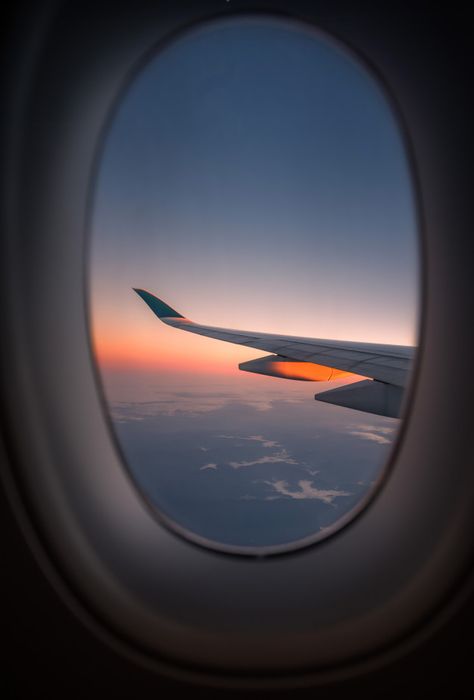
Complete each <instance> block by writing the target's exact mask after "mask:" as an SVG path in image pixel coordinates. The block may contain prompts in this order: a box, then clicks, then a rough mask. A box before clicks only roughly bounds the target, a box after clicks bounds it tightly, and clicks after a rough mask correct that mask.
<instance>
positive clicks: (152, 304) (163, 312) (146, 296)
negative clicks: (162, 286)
mask: <svg viewBox="0 0 474 700" xmlns="http://www.w3.org/2000/svg"><path fill="white" fill-rule="evenodd" d="M132 289H133V291H134V292H135V293H136V294H138V296H139V297H140V298H141V299H143V301H144V302H145V304H147V306H149V308H150V309H151V310H152V311H153V313H154V314H155V315H156V316H158V318H184V316H183V315H182V314H180V313H178V312H177V311H176V310H175V309H173V308H172V307H171V306H169V305H168V304H166V303H165V302H164V301H162V300H161V299H158V297H156V296H155V295H154V294H151V293H150V292H147V291H146V289H140V288H138V287H132Z"/></svg>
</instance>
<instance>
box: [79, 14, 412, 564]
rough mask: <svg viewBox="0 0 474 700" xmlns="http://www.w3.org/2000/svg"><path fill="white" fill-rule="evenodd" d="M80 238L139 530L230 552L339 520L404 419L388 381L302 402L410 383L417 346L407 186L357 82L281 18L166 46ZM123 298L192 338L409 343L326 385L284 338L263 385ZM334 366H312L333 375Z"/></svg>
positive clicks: (355, 70) (365, 87)
mask: <svg viewBox="0 0 474 700" xmlns="http://www.w3.org/2000/svg"><path fill="white" fill-rule="evenodd" d="M91 228H92V231H91V242H90V261H89V262H90V264H89V276H90V318H91V336H92V343H93V347H94V352H95V357H96V360H97V364H98V368H99V375H100V378H101V382H102V386H103V391H104V397H105V402H106V405H107V409H108V411H109V414H110V420H111V425H112V428H113V431H114V433H115V436H116V439H117V444H118V447H119V449H120V451H121V453H122V455H123V458H124V462H125V464H126V468H127V469H128V470H129V472H130V474H131V476H132V477H133V479H134V481H135V483H136V485H137V487H138V488H139V489H140V491H141V493H142V494H143V496H144V497H145V498H146V500H147V501H148V502H149V503H150V504H151V506H152V507H153V508H154V509H155V512H156V514H157V515H158V517H160V518H162V519H163V520H165V521H166V523H168V525H169V526H171V527H176V528H177V529H178V530H180V531H181V532H182V533H183V534H185V535H187V536H189V537H191V538H195V539H198V541H201V542H204V543H208V544H210V545H211V546H216V547H222V548H224V549H225V548H228V547H230V548H237V549H239V550H241V551H243V552H247V551H248V552H250V551H258V550H260V549H261V551H267V550H268V549H269V550H271V549H272V548H274V549H275V551H277V550H278V548H282V547H286V546H290V545H291V546H296V545H297V544H300V543H302V542H307V541H308V538H310V539H311V538H312V539H318V538H321V537H323V536H326V535H327V534H328V533H331V532H332V531H334V529H337V528H338V527H339V526H340V525H342V524H344V523H345V522H347V521H348V519H350V517H351V515H352V514H355V513H356V512H358V510H360V508H361V507H362V505H363V504H365V503H366V502H367V501H368V499H369V497H370V495H371V494H372V493H373V491H374V489H375V488H376V487H377V485H378V484H379V482H380V481H381V479H382V477H383V474H384V469H385V466H386V464H387V462H388V457H389V454H390V452H391V450H392V448H393V445H394V442H395V440H396V438H397V432H398V430H399V427H400V424H401V418H399V417H398V418H397V417H393V416H392V415H383V414H382V415H381V414H380V411H379V407H380V405H381V404H382V403H384V402H385V404H387V402H388V403H390V402H392V403H393V401H395V403H396V404H397V402H398V404H397V405H399V403H400V396H401V392H402V391H403V386H406V381H405V380H404V381H403V382H401V384H400V383H399V385H397V388H396V389H394V391H395V394H396V396H395V399H393V396H392V395H391V394H390V396H388V395H387V396H388V398H387V396H386V395H385V393H384V394H383V397H382V398H381V397H380V396H379V397H378V398H376V399H374V401H375V404H374V402H373V400H372V399H369V400H367V399H365V398H363V399H360V400H359V403H358V404H357V405H358V406H359V407H360V405H362V407H366V408H367V407H368V408H369V410H371V411H372V412H367V411H362V410H358V409H357V408H348V407H345V405H338V404H337V402H336V404H334V403H327V402H323V401H315V394H318V393H320V392H328V391H330V390H332V389H335V388H338V387H343V386H349V385H352V384H355V383H356V382H361V381H364V380H365V381H367V380H368V381H371V380H373V376H371V375H370V374H367V372H368V365H366V364H364V363H363V362H362V360H364V361H366V362H367V361H373V363H374V364H375V365H377V363H378V364H380V365H384V366H386V365H388V366H389V368H390V367H392V370H393V373H392V374H393V376H395V375H396V376H397V377H400V376H401V375H400V373H402V374H403V373H404V372H405V374H404V376H408V375H407V373H406V368H407V363H409V362H410V361H411V360H410V358H411V357H412V355H413V350H412V348H414V346H415V345H416V342H417V315H418V287H417V285H418V265H419V260H418V248H417V244H418V241H417V230H416V217H415V205H414V197H413V191H412V184H411V177H410V171H409V166H408V162H407V157H406V152H405V150H404V145H403V140H402V136H401V130H400V127H399V125H398V123H397V121H396V119H395V116H394V114H393V111H392V110H391V107H390V105H389V103H388V100H387V97H386V96H385V94H384V92H383V90H382V89H381V87H380V85H379V84H378V83H377V82H376V81H375V79H374V78H373V77H372V76H371V74H370V73H369V72H368V71H367V70H366V69H365V68H364V67H363V66H362V65H361V63H359V61H358V60H355V59H354V58H353V57H352V56H351V55H350V54H349V52H347V51H346V50H345V49H342V48H341V47H340V46H339V45H338V44H336V43H334V42H333V41H332V40H329V39H328V38H326V37H325V36H323V35H321V34H319V33H317V32H315V31H313V30H311V29H310V28H307V27H306V26H305V25H302V24H299V23H293V22H287V21H283V20H280V19H278V20H277V19H272V18H264V17H259V18H256V17H254V18H239V19H233V20H225V21H216V22H212V23H208V24H205V25H201V26H198V27H196V28H194V29H192V30H190V31H188V32H186V33H184V34H182V35H181V36H180V37H178V38H177V39H176V40H175V41H173V42H171V43H169V44H168V45H166V46H165V47H164V48H161V49H160V50H158V51H157V52H156V54H155V55H154V57H153V58H152V59H151V60H149V61H148V62H147V63H146V65H144V66H142V68H141V70H139V71H138V72H137V73H136V75H135V76H134V78H133V80H131V81H130V84H129V85H128V87H127V89H126V90H125V92H124V94H123V96H122V99H121V101H120V104H119V106H118V107H117V109H116V111H115V113H114V116H113V118H112V120H111V123H110V127H109V129H108V132H107V135H106V138H105V142H104V147H103V151H102V155H101V160H100V165H99V169H98V174H97V181H96V188H95V194H94V205H93V214H92V221H91ZM134 288H135V289H136V288H138V289H142V290H147V291H148V292H150V293H151V294H153V295H156V296H157V297H159V298H160V299H161V300H163V301H164V302H165V303H166V304H169V305H170V307H172V308H173V309H176V310H177V312H179V313H180V314H182V315H183V316H185V317H186V318H188V319H192V321H194V322H196V323H200V324H205V325H207V326H213V327H224V328H230V329H238V330H239V329H245V330H246V331H254V332H255V333H256V334H258V333H272V334H278V335H284V336H297V337H299V338H300V339H301V337H302V338H307V339H312V338H316V339H331V340H336V341H350V342H355V343H361V342H362V343H371V344H374V343H375V344H384V345H387V344H388V345H397V346H407V347H406V348H403V349H401V350H400V353H401V355H402V356H403V357H405V358H408V359H406V360H403V359H401V360H400V358H399V357H398V356H397V354H396V353H395V355H396V356H395V357H389V358H388V359H387V350H385V355H384V356H383V357H382V359H380V357H379V356H378V355H377V353H376V352H374V349H373V348H372V347H371V348H368V349H366V353H365V355H361V354H359V355H354V358H357V362H358V363H359V364H358V367H359V368H360V369H361V371H360V373H359V375H357V373H356V372H354V367H352V372H351V373H350V374H349V375H344V374H337V372H336V371H334V372H331V373H330V375H328V374H327V373H326V374H325V373H324V370H319V369H318V368H315V364H314V363H313V364H308V362H307V361H306V362H304V361H302V359H301V358H304V357H305V355H304V352H305V351H306V352H307V353H308V355H307V357H309V355H311V353H312V352H314V344H312V343H311V341H307V342H306V344H305V343H304V341H301V342H302V345H301V348H300V351H301V352H303V355H300V357H299V358H296V360H295V357H294V355H293V354H292V353H294V347H293V349H291V347H290V349H288V347H287V342H286V341H285V342H283V343H281V344H280V348H281V349H280V351H279V352H278V351H276V352H273V354H276V355H278V354H280V355H281V357H280V358H276V361H277V363H278V364H277V365H275V363H274V362H273V364H272V362H271V361H270V364H268V362H267V364H266V365H265V367H266V370H268V368H269V367H270V368H271V371H272V372H273V373H276V374H277V375H278V376H268V375H267V374H258V373H256V372H255V371H242V370H240V369H239V364H241V363H245V362H249V361H251V360H256V359H257V358H261V357H264V356H267V355H269V354H271V353H270V352H268V351H265V350H262V349H256V348H255V347H251V346H249V345H247V346H245V345H240V344H233V343H231V342H223V341H222V340H217V339H214V338H212V337H204V336H202V335H198V334H194V333H189V332H185V331H184V330H182V329H179V328H176V327H173V326H172V325H171V326H170V325H167V324H165V323H162V322H161V321H160V319H159V318H157V316H156V315H155V314H154V313H153V312H152V310H151V309H150V307H149V306H147V304H146V303H145V302H144V300H143V298H141V297H140V296H139V295H138V294H137V293H135V292H134V291H133V290H134ZM231 340H232V338H231ZM241 340H242V338H241ZM244 340H245V338H244ZM247 340H248V337H247ZM291 342H292V341H288V343H290V346H291ZM343 346H344V344H343ZM285 347H286V350H285ZM341 347H342V346H341ZM349 349H350V348H349ZM326 350H327V348H326ZM344 351H345V352H347V346H346V347H345V350H341V352H344ZM323 352H324V348H323ZM357 352H359V353H360V347H359V348H358V350H357ZM334 354H337V349H336V350H334V348H333V349H332V350H331V356H330V362H329V363H328V366H330V367H331V368H332V369H335V370H337V369H339V370H341V362H340V361H339V362H338V361H337V359H334V357H333V355H334ZM389 354H390V353H389ZM287 355H288V356H287ZM397 357H398V359H397ZM273 359H275V358H273ZM346 359H347V357H346ZM288 360H292V362H288ZM354 362H355V360H354ZM331 363H332V364H331ZM334 363H335V364H334ZM317 364H322V365H323V367H325V366H326V365H325V364H324V362H320V363H317ZM258 366H260V365H258ZM256 367H257V365H253V367H251V368H250V369H255V368H256ZM260 369H261V367H260ZM342 369H344V367H342ZM372 369H373V368H372ZM321 371H322V372H323V373H322V374H321ZM384 371H385V370H384ZM386 371H387V372H389V371H390V370H386ZM364 372H365V373H364ZM397 372H398V374H397ZM288 376H291V377H295V376H296V377H301V378H302V379H314V378H322V381H298V379H289V378H288ZM329 376H330V377H331V379H332V381H327V379H328V378H329ZM377 376H378V375H377ZM381 376H382V375H381ZM383 376H385V375H383ZM390 376H392V375H390ZM397 381H398V380H397ZM389 383H390V382H389ZM364 386H366V385H364ZM387 386H388V385H387V383H386V382H383V381H382V382H380V381H378V383H377V389H380V391H381V392H385V391H386V387H387ZM371 387H372V384H371ZM387 391H388V390H387ZM341 396H342V394H341V393H339V397H341ZM353 396H355V394H353ZM327 400H328V401H330V400H331V397H329V398H328V399H327ZM339 400H340V401H342V403H343V404H344V400H343V399H341V398H340V399H339ZM360 401H362V404H360ZM356 403H357V400H356ZM385 404H384V405H385ZM374 406H375V409H376V410H375V411H374ZM392 412H393V411H392ZM388 413H389V414H390V411H388Z"/></svg>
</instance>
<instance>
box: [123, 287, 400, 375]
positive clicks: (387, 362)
mask: <svg viewBox="0 0 474 700" xmlns="http://www.w3.org/2000/svg"><path fill="white" fill-rule="evenodd" d="M134 291H135V292H136V293H137V294H138V295H139V296H140V297H141V298H142V299H143V301H145V303H146V304H148V306H149V307H150V309H151V310H152V311H153V312H154V313H155V314H156V316H158V318H159V319H160V320H161V321H163V323H166V324H167V325H169V326H173V327H174V328H178V329H180V330H184V331H188V332H189V333H197V334H198V335H203V336H206V337H208V338H215V339H217V340H223V341H225V342H227V343H236V344H238V345H244V346H246V347H249V348H257V349H259V350H265V351H266V352H270V353H273V354H275V355H278V356H279V357H281V358H283V359H285V360H293V361H297V362H308V363H314V364H317V365H323V366H325V367H330V368H334V369H337V370H342V371H344V372H350V373H353V374H357V375H362V376H364V377H369V378H370V379H375V380H377V381H378V382H383V383H385V384H390V385H394V386H396V387H401V388H403V387H405V386H406V384H407V381H408V376H409V372H410V368H411V364H412V360H413V356H414V348H412V347H408V346H405V345H379V344H376V343H358V342H353V341H341V340H325V339H320V338H302V337H296V336H287V335H278V334H273V333H258V332H256V331H242V330H233V329H231V328H216V327H214V326H206V325H203V324H199V323H194V322H193V321H190V320H189V319H188V318H185V317H184V316H182V315H181V314H179V313H178V312H177V311H175V310H174V309H172V308H171V307H170V306H168V304H165V303H164V302H163V301H161V300H160V299H158V297H155V296H154V295H153V294H150V293H149V292H147V291H145V290H143V289H135V290H134Z"/></svg>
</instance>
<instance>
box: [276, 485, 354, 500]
mask: <svg viewBox="0 0 474 700" xmlns="http://www.w3.org/2000/svg"><path fill="white" fill-rule="evenodd" d="M264 483H265V484H268V486H271V487H272V488H273V489H274V490H275V491H276V492H277V493H279V494H280V495H281V496H287V497H289V498H293V499H295V500H306V499H314V500H318V501H323V502H324V503H332V502H333V500H334V499H335V498H339V497H340V496H351V495H352V494H351V493H349V492H348V491H336V490H333V489H327V490H326V489H318V488H316V487H314V486H313V483H314V482H313V481H306V480H305V479H302V480H301V481H298V486H299V489H297V490H293V491H292V490H291V489H290V488H289V486H288V482H286V481H283V480H280V481H265V482H264ZM274 499H275V496H268V497H267V500H274Z"/></svg>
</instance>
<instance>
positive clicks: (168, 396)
mask: <svg viewBox="0 0 474 700" xmlns="http://www.w3.org/2000/svg"><path fill="white" fill-rule="evenodd" d="M235 405H241V406H242V405H243V406H248V407H249V408H252V409H254V410H255V411H259V412H261V411H270V410H271V409H272V408H273V398H266V397H264V398H262V396H261V395H259V394H255V395H253V394H235V393H224V392H209V393H208V394H206V393H204V392H192V391H177V392H170V391H168V392H166V391H163V392H160V395H159V398H158V399H156V400H153V401H113V402H111V404H110V409H111V415H112V418H113V420H114V421H115V422H116V423H128V422H130V421H137V420H144V419H146V418H151V417H154V416H176V415H183V414H185V415H189V416H199V415H202V414H205V413H210V412H212V411H219V410H221V409H223V408H226V407H227V406H235Z"/></svg>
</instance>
